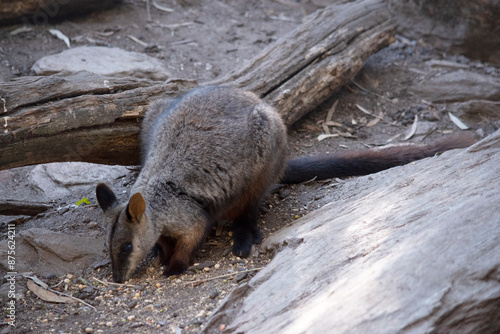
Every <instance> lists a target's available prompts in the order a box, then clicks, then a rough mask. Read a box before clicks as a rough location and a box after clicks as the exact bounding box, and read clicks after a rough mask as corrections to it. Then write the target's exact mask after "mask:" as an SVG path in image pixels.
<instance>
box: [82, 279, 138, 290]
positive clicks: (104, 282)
mask: <svg viewBox="0 0 500 334" xmlns="http://www.w3.org/2000/svg"><path fill="white" fill-rule="evenodd" d="M92 279H93V280H94V281H97V282H99V283H101V284H104V285H117V286H128V287H129V288H135V285H132V284H122V283H114V282H108V281H102V280H100V279H98V278H97V277H92Z"/></svg>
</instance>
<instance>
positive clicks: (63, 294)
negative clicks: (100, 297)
mask: <svg viewBox="0 0 500 334" xmlns="http://www.w3.org/2000/svg"><path fill="white" fill-rule="evenodd" d="M48 290H49V291H51V292H53V293H57V294H59V295H61V296H64V297H68V298H71V299H74V300H76V301H77V302H79V303H82V304H84V305H87V306H88V307H90V308H93V309H94V311H97V309H96V308H95V307H94V306H92V305H90V304H89V303H87V302H85V301H83V300H81V299H80V298H76V297H73V296H72V295H68V294H67V293H63V292H59V291H57V290H52V289H48Z"/></svg>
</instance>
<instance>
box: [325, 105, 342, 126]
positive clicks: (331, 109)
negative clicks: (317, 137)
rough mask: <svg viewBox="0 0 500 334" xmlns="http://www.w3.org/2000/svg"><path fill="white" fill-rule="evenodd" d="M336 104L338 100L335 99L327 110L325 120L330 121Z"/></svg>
mask: <svg viewBox="0 0 500 334" xmlns="http://www.w3.org/2000/svg"><path fill="white" fill-rule="evenodd" d="M337 104H339V100H336V101H335V102H334V103H333V105H332V107H331V108H330V110H328V114H327V115H326V122H327V123H328V122H330V121H331V120H332V117H333V113H334V112H335V109H336V108H337Z"/></svg>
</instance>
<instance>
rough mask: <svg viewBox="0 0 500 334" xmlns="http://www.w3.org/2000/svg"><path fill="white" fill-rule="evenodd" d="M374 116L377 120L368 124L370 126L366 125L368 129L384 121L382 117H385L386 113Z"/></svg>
mask: <svg viewBox="0 0 500 334" xmlns="http://www.w3.org/2000/svg"><path fill="white" fill-rule="evenodd" d="M373 116H375V118H374V119H372V120H371V121H370V122H368V124H366V127H370V126H374V125H375V124H377V123H378V122H379V121H380V120H381V119H382V117H383V116H384V113H383V112H380V113H379V114H378V116H376V115H373Z"/></svg>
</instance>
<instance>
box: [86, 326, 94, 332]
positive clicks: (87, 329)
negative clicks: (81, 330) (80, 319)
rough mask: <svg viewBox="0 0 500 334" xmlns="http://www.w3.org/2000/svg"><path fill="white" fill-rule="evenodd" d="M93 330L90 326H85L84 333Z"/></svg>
mask: <svg viewBox="0 0 500 334" xmlns="http://www.w3.org/2000/svg"><path fill="white" fill-rule="evenodd" d="M93 331H94V330H93V329H92V328H90V327H87V328H85V333H92V332H93Z"/></svg>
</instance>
